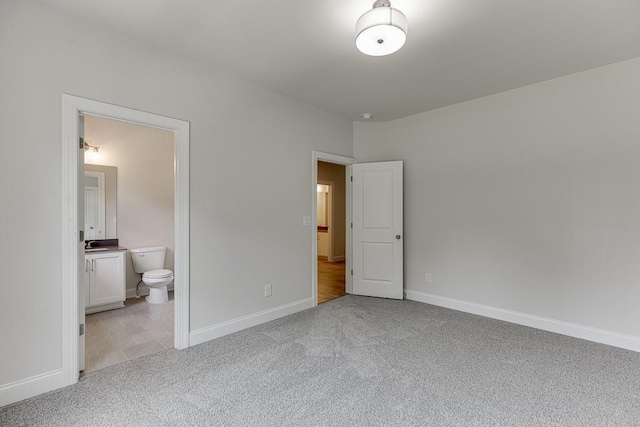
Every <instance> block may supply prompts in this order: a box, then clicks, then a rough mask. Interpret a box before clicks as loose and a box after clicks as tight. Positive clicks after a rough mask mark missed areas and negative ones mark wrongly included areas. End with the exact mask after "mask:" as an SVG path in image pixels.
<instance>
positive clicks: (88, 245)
mask: <svg viewBox="0 0 640 427" xmlns="http://www.w3.org/2000/svg"><path fill="white" fill-rule="evenodd" d="M94 243H96V241H95V240H89V241H88V242H87V244H86V245H85V248H86V249H93V246H92V245H93V244H94Z"/></svg>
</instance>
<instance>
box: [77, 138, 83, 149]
mask: <svg viewBox="0 0 640 427" xmlns="http://www.w3.org/2000/svg"><path fill="white" fill-rule="evenodd" d="M78 139H79V141H80V147H78V148H80V149H82V150H84V138H83V137H80V138H78Z"/></svg>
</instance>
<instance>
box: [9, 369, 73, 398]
mask: <svg viewBox="0 0 640 427" xmlns="http://www.w3.org/2000/svg"><path fill="white" fill-rule="evenodd" d="M62 382H63V378H62V369H57V370H55V371H51V372H45V373H44V374H40V375H34V376H33V377H29V378H25V379H22V380H19V381H14V382H10V383H8V384H3V385H2V386H0V407H2V406H5V405H10V404H11V403H15V402H19V401H21V400H23V399H27V398H29V397H31V396H36V395H38V394H42V393H46V392H48V391H51V390H55V389H57V388H60V387H62V385H61V384H62Z"/></svg>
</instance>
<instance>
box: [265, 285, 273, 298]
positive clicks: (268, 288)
mask: <svg viewBox="0 0 640 427" xmlns="http://www.w3.org/2000/svg"><path fill="white" fill-rule="evenodd" d="M264 296H265V297H270V296H271V285H266V286H265V287H264Z"/></svg>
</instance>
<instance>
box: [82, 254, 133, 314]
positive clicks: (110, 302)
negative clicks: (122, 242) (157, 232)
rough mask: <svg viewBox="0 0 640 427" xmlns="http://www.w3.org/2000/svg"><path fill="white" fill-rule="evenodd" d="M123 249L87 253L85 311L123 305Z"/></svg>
mask: <svg viewBox="0 0 640 427" xmlns="http://www.w3.org/2000/svg"><path fill="white" fill-rule="evenodd" d="M124 255H125V251H124V250H116V251H105V252H98V253H88V254H86V255H85V262H84V266H85V269H84V298H85V312H86V313H87V314H88V313H95V312H98V311H104V310H111V309H114V308H121V307H124V301H125V299H126V280H125V275H126V269H125V256H124Z"/></svg>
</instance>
